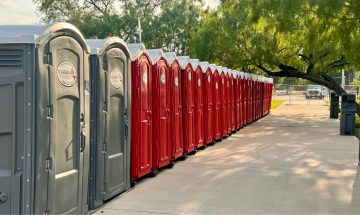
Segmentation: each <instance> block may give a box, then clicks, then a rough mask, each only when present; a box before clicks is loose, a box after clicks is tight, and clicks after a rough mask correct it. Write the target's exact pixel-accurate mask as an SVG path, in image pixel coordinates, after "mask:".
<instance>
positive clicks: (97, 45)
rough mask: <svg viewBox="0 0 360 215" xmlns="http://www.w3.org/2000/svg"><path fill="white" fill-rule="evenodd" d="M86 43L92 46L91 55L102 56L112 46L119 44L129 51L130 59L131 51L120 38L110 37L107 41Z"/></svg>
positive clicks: (89, 41)
mask: <svg viewBox="0 0 360 215" xmlns="http://www.w3.org/2000/svg"><path fill="white" fill-rule="evenodd" d="M86 43H87V44H88V45H89V46H90V53H91V54H96V55H101V54H103V53H104V52H105V51H106V50H107V49H108V48H109V46H110V45H113V44H118V45H119V46H122V47H123V48H124V49H125V50H127V53H126V54H127V57H130V51H129V49H128V47H127V45H126V43H125V42H124V41H123V40H122V39H120V38H119V37H108V38H106V39H88V40H86Z"/></svg>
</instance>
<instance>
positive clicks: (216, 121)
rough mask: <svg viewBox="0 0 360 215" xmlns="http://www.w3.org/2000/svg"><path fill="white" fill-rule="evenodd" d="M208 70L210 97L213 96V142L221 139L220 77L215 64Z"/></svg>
mask: <svg viewBox="0 0 360 215" xmlns="http://www.w3.org/2000/svg"><path fill="white" fill-rule="evenodd" d="M209 66H210V70H211V73H212V80H213V84H212V91H213V92H212V95H213V137H214V140H215V141H217V140H220V139H221V133H222V130H221V128H222V127H221V102H220V96H221V92H220V76H219V72H218V69H217V67H216V66H215V64H210V65H209Z"/></svg>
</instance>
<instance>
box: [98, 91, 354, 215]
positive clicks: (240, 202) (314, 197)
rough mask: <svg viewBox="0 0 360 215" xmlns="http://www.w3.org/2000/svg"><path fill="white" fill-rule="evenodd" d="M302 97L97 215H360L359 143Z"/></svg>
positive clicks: (143, 183)
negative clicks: (101, 214)
mask: <svg viewBox="0 0 360 215" xmlns="http://www.w3.org/2000/svg"><path fill="white" fill-rule="evenodd" d="M302 97H303V96H294V97H293V98H292V99H293V101H292V102H290V103H291V105H289V102H285V103H284V104H283V105H282V106H281V107H280V108H278V109H276V110H274V111H272V113H271V114H270V115H269V116H267V117H266V118H264V119H261V120H259V121H258V122H256V123H254V124H252V125H250V126H248V127H246V128H244V129H241V130H240V131H238V132H237V133H236V134H233V135H232V136H230V137H229V138H227V139H226V140H223V141H222V142H220V143H217V144H215V145H214V146H210V147H208V148H206V149H205V150H203V151H199V152H198V153H197V154H196V155H193V156H190V157H188V159H187V160H186V161H181V162H177V163H176V165H175V166H174V167H173V168H172V169H164V170H163V171H161V172H160V174H159V175H158V176H157V177H155V178H146V179H144V180H142V181H141V182H140V183H139V184H137V185H136V186H135V188H134V189H133V190H131V191H129V192H128V193H126V194H125V195H123V196H121V197H119V198H117V199H115V200H114V201H112V202H110V203H108V204H107V205H106V206H104V207H103V208H101V209H99V210H98V211H97V212H96V213H107V214H152V213H153V214H241V213H242V214H270V213H272V214H279V213H285V214H295V213H297V214H319V213H322V214H359V213H360V173H359V169H360V168H358V167H357V162H358V141H357V139H356V138H355V137H351V136H340V135H339V121H338V120H333V119H329V118H328V115H329V111H328V107H327V106H324V102H323V101H315V100H314V101H313V100H312V101H310V102H309V101H306V100H303V99H302ZM285 99H286V98H285Z"/></svg>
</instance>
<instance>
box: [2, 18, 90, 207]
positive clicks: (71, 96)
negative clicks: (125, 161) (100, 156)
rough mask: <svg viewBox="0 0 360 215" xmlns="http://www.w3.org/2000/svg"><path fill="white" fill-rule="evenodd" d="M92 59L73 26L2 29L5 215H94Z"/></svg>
mask: <svg viewBox="0 0 360 215" xmlns="http://www.w3.org/2000/svg"><path fill="white" fill-rule="evenodd" d="M88 54H89V49H88V47H87V45H86V42H85V40H84V38H83V36H82V35H81V33H80V32H79V30H78V29H76V28H75V27H74V26H73V25H71V24H67V23H57V24H51V25H28V26H0V103H1V112H0V119H1V120H0V147H1V149H0V213H7V214H10V213H11V214H14V213H15V214H18V213H35V214H48V213H51V214H63V213H74V214H81V213H87V209H88V205H87V189H88V166H89V165H88V164H89V161H88V153H89V147H88V146H89V138H87V137H86V134H88V133H89V124H90V123H89V111H90V110H89V106H90V105H89V104H90V103H89V98H90V97H89V90H90V89H89V88H90V83H89V69H88Z"/></svg>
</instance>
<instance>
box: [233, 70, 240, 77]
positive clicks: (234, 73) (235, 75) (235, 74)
mask: <svg viewBox="0 0 360 215" xmlns="http://www.w3.org/2000/svg"><path fill="white" fill-rule="evenodd" d="M232 73H233V76H234V77H235V78H237V77H238V75H239V74H238V71H237V70H233V71H232Z"/></svg>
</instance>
